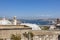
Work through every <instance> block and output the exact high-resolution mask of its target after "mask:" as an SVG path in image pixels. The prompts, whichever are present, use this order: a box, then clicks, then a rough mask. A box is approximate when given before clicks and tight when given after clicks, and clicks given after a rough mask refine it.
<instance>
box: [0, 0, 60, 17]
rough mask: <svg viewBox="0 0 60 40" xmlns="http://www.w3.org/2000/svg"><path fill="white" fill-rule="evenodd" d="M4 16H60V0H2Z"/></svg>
mask: <svg viewBox="0 0 60 40" xmlns="http://www.w3.org/2000/svg"><path fill="white" fill-rule="evenodd" d="M3 16H6V17H13V16H17V17H21V18H22V17H28V18H29V17H52V18H55V17H57V18H58V17H59V18H60V0H0V17H3Z"/></svg>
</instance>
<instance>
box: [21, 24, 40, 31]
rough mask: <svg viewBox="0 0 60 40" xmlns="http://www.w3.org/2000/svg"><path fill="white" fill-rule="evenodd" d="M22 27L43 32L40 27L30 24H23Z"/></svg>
mask: <svg viewBox="0 0 60 40" xmlns="http://www.w3.org/2000/svg"><path fill="white" fill-rule="evenodd" d="M20 25H26V26H28V27H31V28H32V30H41V29H40V27H39V26H38V25H36V24H30V23H21V24H20Z"/></svg>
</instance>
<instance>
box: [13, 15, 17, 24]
mask: <svg viewBox="0 0 60 40" xmlns="http://www.w3.org/2000/svg"><path fill="white" fill-rule="evenodd" d="M13 24H14V25H17V19H16V16H14V17H13Z"/></svg>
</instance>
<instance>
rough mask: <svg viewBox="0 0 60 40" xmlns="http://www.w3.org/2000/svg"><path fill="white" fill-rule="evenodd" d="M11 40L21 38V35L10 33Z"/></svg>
mask: <svg viewBox="0 0 60 40" xmlns="http://www.w3.org/2000/svg"><path fill="white" fill-rule="evenodd" d="M11 40H21V35H14V34H12V35H11Z"/></svg>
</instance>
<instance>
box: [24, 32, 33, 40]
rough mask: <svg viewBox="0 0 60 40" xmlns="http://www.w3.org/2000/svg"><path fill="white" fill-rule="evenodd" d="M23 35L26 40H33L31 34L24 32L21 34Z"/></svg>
mask: <svg viewBox="0 0 60 40" xmlns="http://www.w3.org/2000/svg"><path fill="white" fill-rule="evenodd" d="M23 35H24V36H25V37H26V38H28V40H29V39H30V38H31V40H33V33H32V32H28V33H27V32H25V33H23Z"/></svg>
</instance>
